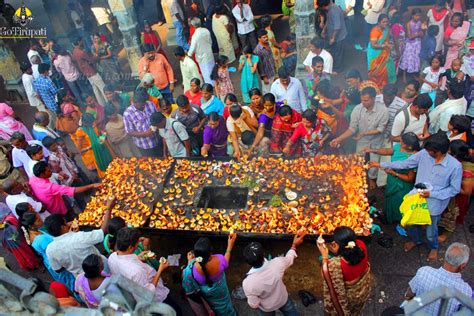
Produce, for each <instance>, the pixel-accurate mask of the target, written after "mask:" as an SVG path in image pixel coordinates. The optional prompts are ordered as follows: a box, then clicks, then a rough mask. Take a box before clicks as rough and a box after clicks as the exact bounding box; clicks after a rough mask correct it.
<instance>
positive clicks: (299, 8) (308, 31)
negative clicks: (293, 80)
mask: <svg viewBox="0 0 474 316" xmlns="http://www.w3.org/2000/svg"><path fill="white" fill-rule="evenodd" d="M315 15H316V11H315V10H314V2H313V0H297V1H296V4H295V19H296V49H297V52H298V64H297V67H296V77H297V78H298V79H304V78H305V77H306V73H307V72H306V70H305V69H304V66H303V61H304V59H305V58H306V55H307V54H308V46H309V42H310V41H311V39H313V38H314V37H315V36H316V29H315V26H314V19H315Z"/></svg>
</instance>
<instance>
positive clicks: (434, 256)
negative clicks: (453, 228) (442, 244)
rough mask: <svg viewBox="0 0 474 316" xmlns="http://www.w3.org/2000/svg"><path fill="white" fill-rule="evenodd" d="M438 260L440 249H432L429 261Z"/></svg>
mask: <svg viewBox="0 0 474 316" xmlns="http://www.w3.org/2000/svg"><path fill="white" fill-rule="evenodd" d="M436 260H438V250H431V251H430V253H429V254H428V259H427V261H428V262H435V261H436Z"/></svg>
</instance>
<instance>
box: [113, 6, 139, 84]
mask: <svg viewBox="0 0 474 316" xmlns="http://www.w3.org/2000/svg"><path fill="white" fill-rule="evenodd" d="M108 2H109V7H110V10H111V11H112V13H113V15H114V16H115V17H116V18H117V22H118V25H119V30H120V32H122V36H123V40H122V41H123V47H124V49H125V52H126V53H127V59H128V63H129V65H130V69H131V71H132V73H131V75H132V77H138V62H139V61H140V58H141V57H142V52H141V50H140V42H139V41H140V37H139V32H138V31H137V25H138V24H137V21H136V16H135V9H134V8H133V0H108Z"/></svg>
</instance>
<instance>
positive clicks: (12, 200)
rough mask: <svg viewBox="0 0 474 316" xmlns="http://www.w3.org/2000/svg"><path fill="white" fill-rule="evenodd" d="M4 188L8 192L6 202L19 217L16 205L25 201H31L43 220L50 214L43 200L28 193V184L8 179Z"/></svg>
mask: <svg viewBox="0 0 474 316" xmlns="http://www.w3.org/2000/svg"><path fill="white" fill-rule="evenodd" d="M2 189H3V191H4V192H5V193H6V194H8V195H7V197H6V198H5V203H6V204H7V206H8V208H9V209H10V211H12V213H13V214H14V215H15V216H17V217H18V215H17V214H16V206H17V205H18V204H19V203H25V202H26V203H29V204H30V205H31V206H32V207H33V209H34V210H35V212H37V213H39V214H40V216H41V218H42V219H43V220H44V219H45V218H46V217H48V216H49V215H50V213H49V212H48V211H47V210H46V209H45V208H44V207H43V204H41V202H38V201H36V200H34V199H33V198H32V197H31V196H29V195H27V194H26V192H29V187H28V185H27V184H22V183H20V182H18V181H16V180H7V181H5V182H4V183H3V185H2Z"/></svg>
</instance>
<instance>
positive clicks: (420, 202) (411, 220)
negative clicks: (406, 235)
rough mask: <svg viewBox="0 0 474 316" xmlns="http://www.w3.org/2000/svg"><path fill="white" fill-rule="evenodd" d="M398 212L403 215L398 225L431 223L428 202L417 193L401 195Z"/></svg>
mask: <svg viewBox="0 0 474 316" xmlns="http://www.w3.org/2000/svg"><path fill="white" fill-rule="evenodd" d="M400 213H402V215H403V217H402V220H401V221H400V225H402V226H403V227H405V226H407V225H431V216H430V211H429V210H428V202H427V201H426V199H425V198H424V197H422V196H421V195H420V194H419V193H415V194H407V195H405V196H404V197H403V202H402V204H401V205H400Z"/></svg>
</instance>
